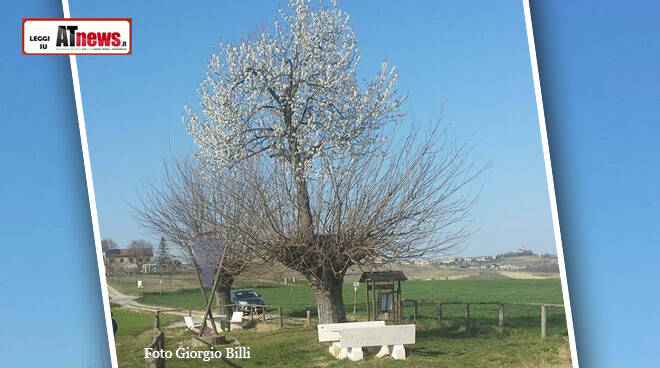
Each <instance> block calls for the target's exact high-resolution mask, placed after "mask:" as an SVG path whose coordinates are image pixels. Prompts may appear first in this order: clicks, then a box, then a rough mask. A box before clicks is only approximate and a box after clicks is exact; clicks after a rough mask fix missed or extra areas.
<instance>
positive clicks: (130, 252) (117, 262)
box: [103, 248, 154, 272]
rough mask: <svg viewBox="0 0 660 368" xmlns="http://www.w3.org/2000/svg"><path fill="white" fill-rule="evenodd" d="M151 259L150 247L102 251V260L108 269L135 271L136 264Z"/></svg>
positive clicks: (152, 256) (142, 263)
mask: <svg viewBox="0 0 660 368" xmlns="http://www.w3.org/2000/svg"><path fill="white" fill-rule="evenodd" d="M153 259H154V252H153V249H151V248H143V249H133V248H128V249H106V250H105V251H104V252H103V261H104V263H105V265H106V267H107V268H108V269H109V270H110V271H126V272H133V271H137V269H138V264H141V265H145V264H148V263H149V262H151V261H153Z"/></svg>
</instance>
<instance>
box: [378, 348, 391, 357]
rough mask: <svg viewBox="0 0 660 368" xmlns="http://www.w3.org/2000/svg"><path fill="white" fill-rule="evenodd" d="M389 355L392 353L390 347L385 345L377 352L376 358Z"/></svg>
mask: <svg viewBox="0 0 660 368" xmlns="http://www.w3.org/2000/svg"><path fill="white" fill-rule="evenodd" d="M388 355H390V348H389V346H387V345H383V346H381V347H380V350H378V353H377V354H376V358H382V357H384V356H388Z"/></svg>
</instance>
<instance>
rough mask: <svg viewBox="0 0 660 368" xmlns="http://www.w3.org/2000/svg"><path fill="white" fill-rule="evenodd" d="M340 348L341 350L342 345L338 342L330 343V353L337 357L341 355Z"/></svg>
mask: <svg viewBox="0 0 660 368" xmlns="http://www.w3.org/2000/svg"><path fill="white" fill-rule="evenodd" d="M340 350H341V347H339V343H338V342H333V343H332V345H330V347H329V348H328V351H329V352H330V354H331V355H332V356H333V357H335V358H336V357H337V355H339V351H340Z"/></svg>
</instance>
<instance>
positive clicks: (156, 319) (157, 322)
mask: <svg viewBox="0 0 660 368" xmlns="http://www.w3.org/2000/svg"><path fill="white" fill-rule="evenodd" d="M154 328H155V329H157V330H160V312H159V311H156V314H155V315H154Z"/></svg>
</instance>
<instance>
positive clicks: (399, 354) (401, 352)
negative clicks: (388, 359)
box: [392, 345, 406, 360]
mask: <svg viewBox="0 0 660 368" xmlns="http://www.w3.org/2000/svg"><path fill="white" fill-rule="evenodd" d="M392 359H396V360H405V359H406V349H404V348H403V345H394V348H393V349H392Z"/></svg>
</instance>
